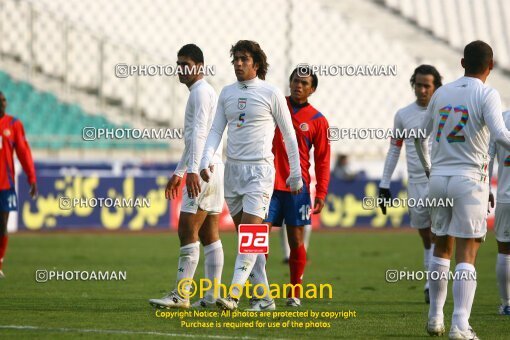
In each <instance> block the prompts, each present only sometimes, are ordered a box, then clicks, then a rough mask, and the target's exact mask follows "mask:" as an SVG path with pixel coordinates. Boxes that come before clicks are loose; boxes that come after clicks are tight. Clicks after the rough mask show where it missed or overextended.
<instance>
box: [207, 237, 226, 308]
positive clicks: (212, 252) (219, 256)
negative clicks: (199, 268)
mask: <svg viewBox="0 0 510 340" xmlns="http://www.w3.org/2000/svg"><path fill="white" fill-rule="evenodd" d="M204 255H205V261H204V268H205V278H206V279H208V280H209V281H210V284H211V285H212V288H211V289H209V290H208V291H207V292H206V293H205V296H204V299H205V300H206V301H207V302H215V301H216V299H217V298H219V297H220V295H221V292H220V288H219V287H220V283H221V273H222V271H223V261H224V256H223V245H222V244H221V240H218V241H216V242H213V243H211V244H209V245H207V246H204ZM216 288H217V289H216ZM215 289H216V291H215Z"/></svg>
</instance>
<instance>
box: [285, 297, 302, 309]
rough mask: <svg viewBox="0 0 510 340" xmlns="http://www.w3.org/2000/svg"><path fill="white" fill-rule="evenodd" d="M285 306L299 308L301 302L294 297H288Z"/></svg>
mask: <svg viewBox="0 0 510 340" xmlns="http://www.w3.org/2000/svg"><path fill="white" fill-rule="evenodd" d="M286 305H287V306H288V307H301V300H299V299H298V298H295V297H290V298H288V299H287V303H286Z"/></svg>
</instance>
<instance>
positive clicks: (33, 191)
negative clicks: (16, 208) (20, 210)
mask: <svg viewBox="0 0 510 340" xmlns="http://www.w3.org/2000/svg"><path fill="white" fill-rule="evenodd" d="M28 193H29V194H30V197H32V199H36V198H37V194H38V193H39V192H38V191H37V184H36V183H32V184H30V191H29V192H28Z"/></svg>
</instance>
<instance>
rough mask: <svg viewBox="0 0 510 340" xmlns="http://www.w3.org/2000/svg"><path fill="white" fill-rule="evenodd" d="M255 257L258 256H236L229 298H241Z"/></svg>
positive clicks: (255, 259)
mask: <svg viewBox="0 0 510 340" xmlns="http://www.w3.org/2000/svg"><path fill="white" fill-rule="evenodd" d="M257 255H259V254H237V257H236V264H235V267H234V277H233V278H232V283H231V284H230V296H232V297H233V298H236V299H240V298H241V293H242V290H243V289H244V284H245V283H246V280H248V277H249V276H250V273H251V271H252V270H253V266H254V265H255V262H256V261H257Z"/></svg>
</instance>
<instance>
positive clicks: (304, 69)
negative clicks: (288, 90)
mask: <svg viewBox="0 0 510 340" xmlns="http://www.w3.org/2000/svg"><path fill="white" fill-rule="evenodd" d="M298 71H299V74H301V75H307V76H310V77H312V87H313V88H314V89H316V90H317V86H319V78H317V75H316V74H315V72H313V70H312V69H311V68H310V66H308V65H303V64H301V65H299V66H298V67H296V68H295V69H294V71H292V73H291V74H290V77H289V82H290V83H292V78H293V77H294V75H295V74H297V73H298Z"/></svg>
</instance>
